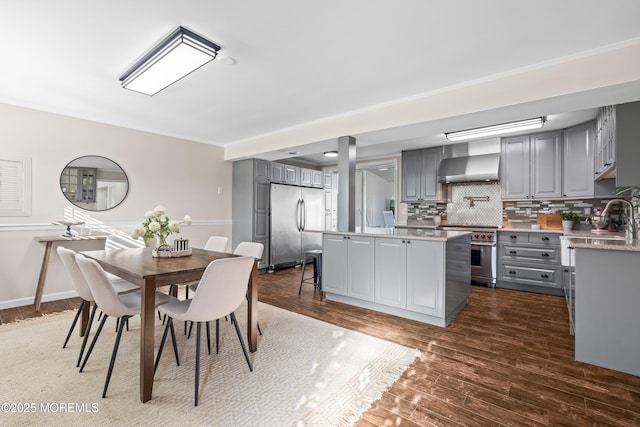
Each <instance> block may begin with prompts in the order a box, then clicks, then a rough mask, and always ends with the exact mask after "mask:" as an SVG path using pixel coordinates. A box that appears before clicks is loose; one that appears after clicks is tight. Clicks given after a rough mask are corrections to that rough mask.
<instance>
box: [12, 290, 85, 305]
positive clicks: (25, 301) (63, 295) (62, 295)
mask: <svg viewBox="0 0 640 427" xmlns="http://www.w3.org/2000/svg"><path fill="white" fill-rule="evenodd" d="M77 296H78V293H77V292H76V291H66V292H58V293H55V294H47V295H43V296H42V302H49V301H59V300H62V299H67V298H75V297H77ZM32 304H33V297H29V298H19V299H13V300H8V301H0V310H4V309H7V308H14V307H22V306H25V305H32Z"/></svg>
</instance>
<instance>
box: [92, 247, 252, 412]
mask: <svg viewBox="0 0 640 427" xmlns="http://www.w3.org/2000/svg"><path fill="white" fill-rule="evenodd" d="M152 251H153V249H152V248H126V249H112V250H94V251H82V252H81V253H82V254H83V255H84V256H86V257H87V258H90V259H93V260H95V261H97V262H98V264H100V265H101V266H102V268H103V269H104V270H105V271H107V272H109V273H111V274H114V275H116V276H118V277H121V278H122V279H125V280H127V281H129V282H131V283H134V284H137V285H139V286H140V289H141V292H142V305H141V311H140V318H141V326H140V401H141V402H143V403H144V402H147V401H149V400H150V399H151V397H152V394H153V364H154V348H155V343H154V335H155V318H156V316H155V312H156V306H155V291H156V288H158V287H160V286H166V285H174V284H179V283H188V282H193V281H198V280H200V278H201V277H202V274H203V273H204V270H205V269H206V268H207V266H208V265H209V264H210V263H211V262H212V261H215V260H217V259H224V258H233V257H237V256H239V255H234V254H230V253H225V252H213V251H207V250H204V249H197V248H192V254H191V255H190V256H184V257H176V258H154V257H153V256H152ZM258 262H259V260H258V259H256V261H255V262H254V264H253V269H252V271H251V275H250V277H249V283H248V290H247V300H248V303H247V341H248V342H249V351H251V352H255V351H256V350H257V349H258V330H257V322H258V320H257V315H258V282H257V278H258ZM87 314H88V311H86V313H83V316H85V315H87Z"/></svg>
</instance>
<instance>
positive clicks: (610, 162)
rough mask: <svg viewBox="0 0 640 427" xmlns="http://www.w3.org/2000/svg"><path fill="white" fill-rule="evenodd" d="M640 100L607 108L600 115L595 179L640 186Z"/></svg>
mask: <svg viewBox="0 0 640 427" xmlns="http://www.w3.org/2000/svg"><path fill="white" fill-rule="evenodd" d="M639 134H640V101H636V102H629V103H626V104H618V105H615V106H607V107H603V108H602V109H601V111H600V114H599V115H598V118H597V125H596V153H595V156H596V158H595V180H596V181H601V180H603V179H604V178H612V177H615V186H616V187H632V186H638V185H640V168H638V160H637V159H638V158H639V157H640V144H638V135H639Z"/></svg>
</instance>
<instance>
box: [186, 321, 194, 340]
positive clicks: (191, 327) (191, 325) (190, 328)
mask: <svg viewBox="0 0 640 427" xmlns="http://www.w3.org/2000/svg"><path fill="white" fill-rule="evenodd" d="M192 329H193V322H191V324H190V325H189V333H188V334H187V339H189V338H191V330H192Z"/></svg>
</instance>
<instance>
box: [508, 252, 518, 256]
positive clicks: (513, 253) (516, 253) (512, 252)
mask: <svg viewBox="0 0 640 427" xmlns="http://www.w3.org/2000/svg"><path fill="white" fill-rule="evenodd" d="M509 253H510V254H513V255H515V254H517V253H518V252H516V251H509Z"/></svg>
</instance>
